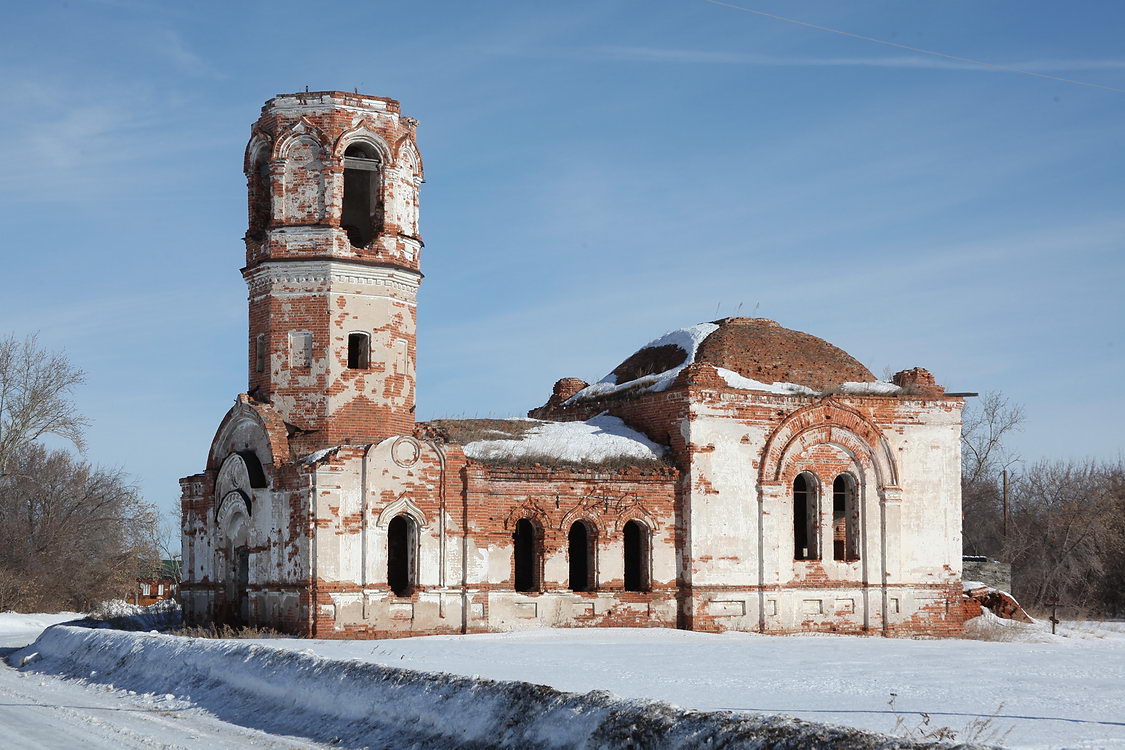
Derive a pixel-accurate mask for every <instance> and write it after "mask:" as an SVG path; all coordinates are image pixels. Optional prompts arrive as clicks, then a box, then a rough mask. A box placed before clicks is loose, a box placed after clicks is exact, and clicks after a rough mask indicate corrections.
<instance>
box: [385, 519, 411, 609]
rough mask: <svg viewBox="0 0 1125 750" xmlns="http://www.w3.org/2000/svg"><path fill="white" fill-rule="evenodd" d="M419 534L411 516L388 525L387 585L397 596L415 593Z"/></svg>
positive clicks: (392, 520) (394, 520)
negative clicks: (415, 556)
mask: <svg viewBox="0 0 1125 750" xmlns="http://www.w3.org/2000/svg"><path fill="white" fill-rule="evenodd" d="M417 540H418V533H417V527H416V526H415V524H414V519H413V518H411V517H410V516H395V517H394V518H392V519H391V522H390V524H388V525H387V583H388V584H390V587H391V591H393V592H394V595H395V596H410V595H411V594H412V593H413V592H414V585H415V577H416V572H417V570H416V569H417V564H416V561H415V559H414V550H415V547H416V545H417Z"/></svg>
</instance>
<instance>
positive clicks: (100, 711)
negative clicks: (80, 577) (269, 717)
mask: <svg viewBox="0 0 1125 750" xmlns="http://www.w3.org/2000/svg"><path fill="white" fill-rule="evenodd" d="M82 617H85V615H81V614H77V613H73V612H65V613H61V614H49V615H43V614H36V615H23V614H15V613H12V612H0V657H3V656H4V655H6V654H7V653H8V652H11V651H14V650H15V649H18V648H20V647H22V646H26V645H27V644H29V643H31V642H33V641H34V640H35V639H36V638H37V637H39V635H40V634H41V633H42V632H43V629H44V628H46V627H48V626H49V625H54V624H57V623H60V622H67V621H69V620H75V619H79V618H82ZM0 747H3V748H11V749H12V750H17V749H18V750H25V749H30V748H43V749H44V750H51V749H53V748H77V747H81V748H90V749H91V750H102V749H104V750H118V748H165V747H166V748H198V750H220V749H222V748H243V747H255V748H277V749H278V750H281V749H282V748H285V749H286V750H289V749H290V748H322V747H324V745H322V744H320V743H317V742H312V741H310V740H307V739H304V738H299V737H286V736H276V735H272V734H267V733H265V732H262V731H258V730H255V729H251V728H247V727H245V726H239V725H238V724H234V723H230V722H226V721H222V720H220V719H218V718H216V717H215V716H213V715H212V714H210V713H209V712H207V711H205V710H202V709H200V708H196V707H195V706H193V705H192V704H191V703H190V702H189V701H185V700H182V699H179V698H176V697H174V696H173V697H171V698H169V697H167V696H166V695H151V694H150V695H145V694H138V693H136V692H135V691H132V692H131V691H129V690H128V689H116V688H114V687H112V686H106V685H99V684H94V683H84V682H80V681H77V680H63V679H59V678H57V677H52V676H49V675H45V674H39V673H36V672H20V671H17V670H15V669H12V668H10V667H8V666H6V665H5V664H4V662H3V659H2V658H0Z"/></svg>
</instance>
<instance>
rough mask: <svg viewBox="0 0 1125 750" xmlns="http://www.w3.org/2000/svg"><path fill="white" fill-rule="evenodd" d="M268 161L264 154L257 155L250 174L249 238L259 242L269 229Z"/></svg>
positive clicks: (269, 190)
mask: <svg viewBox="0 0 1125 750" xmlns="http://www.w3.org/2000/svg"><path fill="white" fill-rule="evenodd" d="M272 199H273V195H272V190H271V187H270V163H269V159H267V158H266V156H265V154H262V155H261V156H259V157H258V162H257V163H256V164H255V165H254V171H253V172H251V174H250V231H249V233H248V235H249V237H250V239H252V240H254V241H255V242H261V241H262V240H263V239H264V238H265V236H266V230H267V229H269V226H270V220H271V218H272V216H271V212H272V209H271V206H272Z"/></svg>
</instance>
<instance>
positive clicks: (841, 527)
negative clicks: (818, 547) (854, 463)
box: [832, 474, 859, 562]
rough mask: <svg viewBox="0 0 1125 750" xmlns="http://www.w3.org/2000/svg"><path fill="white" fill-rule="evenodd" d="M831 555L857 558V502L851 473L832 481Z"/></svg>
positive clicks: (847, 559)
mask: <svg viewBox="0 0 1125 750" xmlns="http://www.w3.org/2000/svg"><path fill="white" fill-rule="evenodd" d="M832 557H833V559H835V560H846V561H849V562H851V561H855V560H858V559H859V503H858V500H857V492H856V482H855V478H854V477H852V475H851V474H841V475H839V476H838V477H836V479H834V480H833V482H832Z"/></svg>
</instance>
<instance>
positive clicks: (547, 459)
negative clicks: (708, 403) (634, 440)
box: [473, 453, 672, 473]
mask: <svg viewBox="0 0 1125 750" xmlns="http://www.w3.org/2000/svg"><path fill="white" fill-rule="evenodd" d="M473 460H474V461H478V462H480V463H482V464H487V465H488V466H501V467H508V468H513V469H534V468H545V469H563V470H565V469H572V470H575V471H580V472H583V473H588V472H592V473H597V472H617V471H637V470H640V471H649V472H656V473H663V472H665V471H667V470H668V469H670V468H671V467H672V464H671V463H669V462H668V461H666V460H665V459H663V458H633V457H629V456H614V457H612V458H605V459H602V460H601V461H568V460H567V459H564V458H559V457H557V456H550V455H547V454H545V453H543V454H531V455H527V456H502V457H495V458H475V459H473Z"/></svg>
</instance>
